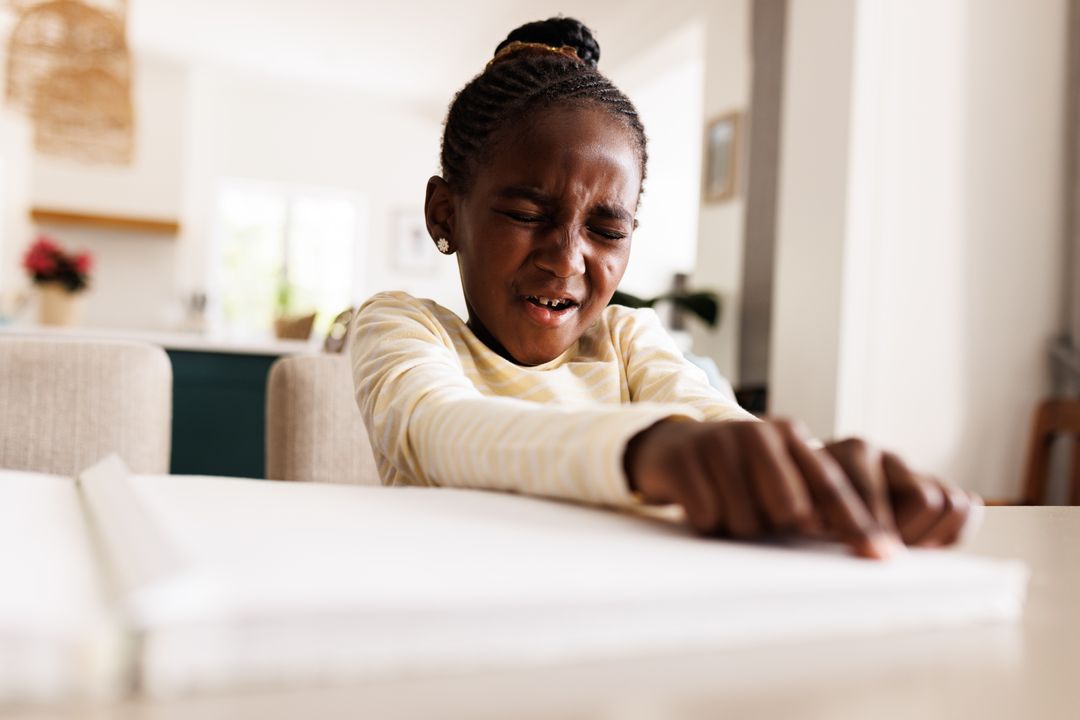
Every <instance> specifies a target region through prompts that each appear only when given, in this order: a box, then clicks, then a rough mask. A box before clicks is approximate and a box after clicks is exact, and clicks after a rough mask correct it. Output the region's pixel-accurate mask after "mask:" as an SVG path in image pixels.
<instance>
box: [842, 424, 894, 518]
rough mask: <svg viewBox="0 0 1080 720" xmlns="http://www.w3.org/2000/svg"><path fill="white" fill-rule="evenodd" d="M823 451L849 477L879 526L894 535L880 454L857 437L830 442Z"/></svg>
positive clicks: (890, 507)
mask: <svg viewBox="0 0 1080 720" xmlns="http://www.w3.org/2000/svg"><path fill="white" fill-rule="evenodd" d="M825 450H826V452H827V453H828V454H829V455H831V456H832V458H833V459H834V460H835V461H836V462H837V464H838V465H839V466H840V469H841V470H843V472H844V474H845V475H846V476H847V477H848V480H849V481H850V482H851V484H852V486H853V487H854V488H855V492H857V493H858V494H859V497H861V498H862V501H863V502H864V503H865V504H866V507H867V508H868V509H869V510H870V514H871V515H873V516H874V520H875V521H876V522H877V524H878V526H879V527H880V528H882V529H883V530H885V531H887V532H890V533H893V534H894V535H895V534H896V521H895V519H894V518H893V513H892V505H891V504H890V502H889V487H888V482H887V480H886V477H885V472H884V470H883V468H882V466H881V453H880V452H879V451H878V450H876V449H875V448H873V447H871V446H870V445H869V444H867V443H866V441H864V440H862V439H860V438H851V439H848V440H841V441H840V442H835V443H829V444H828V445H826V446H825Z"/></svg>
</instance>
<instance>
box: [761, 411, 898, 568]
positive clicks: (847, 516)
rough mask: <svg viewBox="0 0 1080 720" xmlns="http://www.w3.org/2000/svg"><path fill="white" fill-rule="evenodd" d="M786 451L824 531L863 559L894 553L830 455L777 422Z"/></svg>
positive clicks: (796, 428)
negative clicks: (810, 445) (816, 448)
mask: <svg viewBox="0 0 1080 720" xmlns="http://www.w3.org/2000/svg"><path fill="white" fill-rule="evenodd" d="M779 429H780V432H781V434H782V436H783V437H784V439H785V441H786V443H787V449H788V452H789V453H790V455H791V458H792V460H793V461H794V463H795V464H796V465H797V467H798V468H799V472H800V473H801V475H802V477H803V478H804V479H805V481H806V485H807V488H808V490H809V493H810V495H811V497H812V498H813V503H814V507H815V508H816V509H817V514H818V516H819V517H820V519H821V522H822V523H823V524H824V526H825V528H826V530H827V531H828V532H829V533H831V534H832V535H833V536H834V537H835V538H836V539H837V540H839V541H840V542H843V543H845V544H847V545H848V546H850V547H851V548H852V550H854V552H855V553H856V554H857V555H859V556H861V557H866V558H872V559H884V558H887V557H889V556H891V555H892V554H893V553H894V552H895V551H896V547H895V543H893V542H892V541H891V540H889V538H888V536H887V534H886V533H885V532H884V531H883V530H882V528H881V527H880V526H879V525H878V523H877V522H876V521H875V520H874V517H873V516H872V515H871V514H870V511H869V509H868V508H867V506H866V504H865V503H864V502H863V500H862V498H861V497H860V496H859V495H858V493H857V492H856V491H855V489H854V487H853V486H852V485H851V483H850V482H849V481H848V478H847V477H846V476H845V475H844V471H843V470H842V469H841V467H840V466H839V465H838V464H837V463H836V462H835V461H834V460H833V458H832V456H831V455H829V454H828V453H826V452H825V451H821V450H814V449H811V448H810V447H809V445H807V444H806V437H808V435H807V433H805V431H803V430H802V429H801V427H799V426H798V425H795V424H793V423H790V422H781V423H779Z"/></svg>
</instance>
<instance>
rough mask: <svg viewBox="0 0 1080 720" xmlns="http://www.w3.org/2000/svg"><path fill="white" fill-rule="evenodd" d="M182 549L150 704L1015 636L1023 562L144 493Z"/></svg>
mask: <svg viewBox="0 0 1080 720" xmlns="http://www.w3.org/2000/svg"><path fill="white" fill-rule="evenodd" d="M130 487H131V490H132V494H133V496H134V497H135V498H137V501H138V502H137V504H138V506H140V507H142V508H143V509H144V510H145V512H146V513H147V515H148V517H149V518H150V522H151V524H153V525H155V526H156V527H157V528H158V529H159V531H160V533H161V537H162V538H163V540H164V542H166V543H167V544H168V545H169V546H170V547H171V548H172V552H175V553H176V556H177V558H178V559H179V562H178V564H177V570H176V572H174V573H173V574H172V575H171V576H170V577H168V578H167V579H163V580H162V581H161V582H159V583H158V585H159V591H158V592H143V593H141V594H139V595H138V596H137V597H134V598H132V602H131V611H132V617H133V618H134V622H135V623H136V625H137V626H138V627H139V628H140V631H141V634H142V637H143V644H142V648H143V655H142V663H141V673H142V674H141V679H142V683H143V687H144V688H145V689H147V690H148V691H149V692H150V693H152V694H158V695H173V694H178V693H184V692H189V691H192V690H198V689H210V688H228V687H237V686H249V685H265V684H275V685H279V684H293V685H302V684H306V683H311V682H316V681H318V682H324V681H328V680H344V679H349V678H356V677H360V676H370V675H386V674H390V675H393V674H397V673H414V672H444V671H454V672H457V671H460V670H462V669H470V668H473V669H481V668H490V667H503V666H506V665H519V666H528V665H535V664H543V663H558V662H567V661H579V660H584V659H593V658H604V657H617V656H623V655H626V654H633V653H648V652H655V651H663V652H669V651H672V650H691V649H717V648H727V647H738V646H739V645H745V644H748V643H753V644H759V643H783V642H790V641H795V640H801V639H807V638H820V637H828V636H843V635H857V634H866V633H883V632H896V631H904V630H910V629H917V628H944V627H951V626H959V625H966V624H971V623H981V622H993V621H1007V620H1011V619H1015V618H1016V617H1017V616H1018V615H1019V613H1020V610H1021V607H1022V604H1023V597H1024V589H1025V586H1026V580H1027V573H1026V570H1025V568H1024V567H1023V566H1021V565H1018V564H1015V563H1001V562H994V561H988V560H984V559H976V558H971V557H966V556H964V555H962V554H960V553H957V552H946V551H911V552H907V553H905V554H903V556H901V557H899V558H897V559H895V560H893V561H890V562H887V563H879V562H871V561H867V560H860V559H856V558H852V557H849V556H848V555H846V554H845V553H843V552H842V551H841V550H840V549H838V548H833V547H824V546H818V547H812V548H811V547H780V546H765V545H750V544H742V543H733V542H724V541H718V540H706V539H701V538H698V537H695V536H693V535H692V534H691V533H690V532H688V531H687V530H686V529H684V528H683V527H681V526H679V525H676V524H672V523H670V522H663V521H660V520H652V519H646V518H641V517H635V516H629V515H624V514H619V513H616V512H611V511H606V510H601V509H596V508H589V507H581V506H576V505H570V504H565V503H559V502H551V501H545V500H540V499H535V498H528V497H521V496H515V495H509V494H498V493H487V492H479V491H468V490H447V489H430V488H378V487H358V486H340V485H317V484H298V483H285V482H273V481H251V480H238V479H225V478H209V477H178V476H172V477H169V476H135V477H132V478H131V479H130Z"/></svg>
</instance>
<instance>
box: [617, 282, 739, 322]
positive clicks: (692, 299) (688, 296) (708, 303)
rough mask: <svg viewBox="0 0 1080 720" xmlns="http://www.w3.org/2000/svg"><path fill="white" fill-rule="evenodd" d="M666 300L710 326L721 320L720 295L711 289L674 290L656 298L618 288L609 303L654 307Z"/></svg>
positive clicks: (633, 306) (634, 306) (635, 306)
mask: <svg viewBox="0 0 1080 720" xmlns="http://www.w3.org/2000/svg"><path fill="white" fill-rule="evenodd" d="M664 300H669V301H671V303H672V304H674V305H675V307H677V308H679V309H681V310H685V311H686V312H688V313H690V314H691V315H693V316H695V317H697V318H699V319H701V321H702V322H704V323H705V324H706V325H708V326H709V327H716V325H717V323H719V322H720V310H721V305H720V296H719V295H717V294H716V293H714V292H712V291H711V290H700V291H696V292H689V291H681V290H673V291H671V292H666V293H664V294H663V295H657V296H656V297H654V298H640V297H638V296H637V295H631V294H630V293H628V292H623V291H622V290H616V291H615V294H614V295H612V296H611V302H610V303H608V304H609V305H624V306H626V307H632V308H643V307H648V308H651V307H654V306H655V305H656V303H658V302H662V301H664Z"/></svg>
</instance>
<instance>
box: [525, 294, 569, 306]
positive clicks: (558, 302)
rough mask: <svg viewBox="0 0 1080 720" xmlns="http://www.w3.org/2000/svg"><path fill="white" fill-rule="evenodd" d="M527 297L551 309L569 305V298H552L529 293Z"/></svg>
mask: <svg viewBox="0 0 1080 720" xmlns="http://www.w3.org/2000/svg"><path fill="white" fill-rule="evenodd" d="M528 298H529V299H530V300H535V301H536V302H538V303H539V304H541V305H544V306H546V307H549V308H551V309H553V310H557V309H560V308H564V307H568V306H569V305H570V301H569V300H554V299H552V298H546V297H537V296H535V295H529V296H528Z"/></svg>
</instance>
